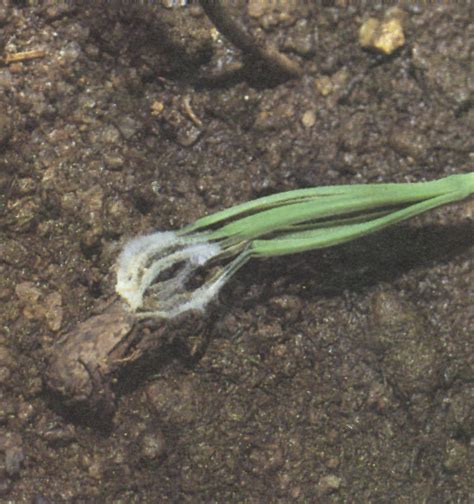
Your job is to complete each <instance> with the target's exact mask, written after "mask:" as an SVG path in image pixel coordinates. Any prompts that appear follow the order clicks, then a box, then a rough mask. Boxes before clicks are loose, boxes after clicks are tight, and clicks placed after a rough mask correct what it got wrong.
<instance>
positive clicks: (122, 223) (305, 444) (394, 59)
mask: <svg viewBox="0 0 474 504" xmlns="http://www.w3.org/2000/svg"><path fill="white" fill-rule="evenodd" d="M132 4H133V2H132ZM234 5H235V4H234ZM285 5H288V6H287V7H285ZM290 5H291V7H290ZM226 15H227V16H230V17H229V18H228V19H231V20H232V21H233V22H234V23H235V22H238V23H240V27H241V28H242V29H243V30H245V33H247V35H248V37H249V38H250V40H251V41H254V42H255V44H257V45H258V46H259V47H263V48H265V50H261V51H252V50H250V49H249V48H248V47H247V48H245V47H244V50H246V51H247V53H246V54H243V53H242V52H241V51H240V49H239V48H238V47H236V45H234V43H235V42H236V41H235V40H233V38H232V36H230V37H229V38H225V37H223V36H222V35H221V34H220V33H219V32H218V31H217V29H216V28H215V26H214V25H213V23H212V22H211V21H210V19H209V18H208V17H207V15H206V14H205V13H204V11H203V10H202V9H201V8H200V7H198V6H192V7H187V8H181V7H173V8H170V7H166V6H160V5H154V6H138V5H124V6H123V7H120V6H119V5H118V4H117V5H115V6H114V5H109V4H107V5H105V4H102V3H100V4H99V3H97V4H96V5H89V6H87V5H82V6H76V5H74V4H72V3H67V4H60V5H54V4H53V5H44V6H38V7H25V6H24V2H6V3H5V2H4V3H2V6H0V56H2V58H3V59H2V60H1V61H2V62H1V63H0V302H1V311H0V500H1V501H2V502H15V503H17V502H18V503H20V502H27V503H29V502H34V503H37V504H39V503H42V504H45V503H58V502H98V503H99V502H100V503H102V502H114V503H121V502H123V503H134V502H137V503H138V502H140V503H141V502H150V503H158V502H160V503H162V502H163V503H164V502H172V503H183V502H192V503H201V502H202V503H211V502H215V503H234V502H235V503H244V502H245V503H263V502H265V503H267V502H268V503H273V502H275V503H287V502H302V503H310V502H311V503H312V502H324V503H343V502H344V503H346V502H373V503H384V502H390V503H394V502H397V503H398V502H399V503H413V502H429V503H447V502H452V503H455V502H456V503H468V502H472V499H474V494H473V488H474V474H473V469H472V468H473V467H474V464H473V460H474V454H473V443H472V440H473V437H474V348H473V347H474V345H473V333H474V306H473V302H472V299H473V294H474V293H473V286H474V269H473V250H474V233H473V222H472V216H473V202H472V199H471V200H467V201H464V202H461V203H459V204H456V205H452V206H450V207H445V208H442V209H439V210H437V211H435V212H432V213H430V214H427V215H425V216H423V217H421V218H418V219H415V220H414V221H411V222H410V223H407V224H405V225H401V226H398V227H396V228H393V229H391V230H388V231H386V232H383V233H380V234H377V235H373V236H371V237H368V238H366V239H361V240H359V241H356V242H354V243H352V244H348V245H345V246H340V247H335V248H332V249H327V250H326V251H319V252H312V253H306V254H301V255H297V256H292V257H282V258H279V259H274V260H265V261H254V262H251V263H249V264H248V265H246V266H245V267H244V268H243V269H242V270H241V271H240V272H239V274H238V275H237V276H236V277H234V278H233V279H232V281H231V282H230V283H229V284H228V286H227V287H226V288H225V289H224V291H223V292H222V294H221V295H220V296H219V299H218V300H217V301H216V302H215V303H214V305H213V306H212V307H211V309H210V310H209V312H207V313H206V314H204V315H198V314H191V315H189V316H188V317H185V318H184V319H183V320H179V321H174V323H173V324H170V325H167V326H165V327H164V328H163V326H160V325H159V323H156V324H155V325H153V324H150V323H141V324H136V325H135V326H134V333H133V334H134V336H133V338H132V339H129V340H127V346H126V347H123V348H122V350H121V352H119V353H117V354H116V355H115V357H114V361H113V364H114V365H113V366H109V367H108V368H107V373H109V374H107V376H106V378H107V380H106V381H107V383H106V385H107V386H105V385H104V384H103V383H102V382H101V381H100V380H101V379H103V378H104V376H102V375H104V373H102V375H101V374H100V373H99V372H97V373H96V371H97V370H96V369H91V368H90V366H88V365H84V366H83V369H82V368H81V372H82V373H83V375H84V376H86V377H87V379H88V380H89V381H88V382H87V386H88V387H89V388H88V389H87V394H86V395H87V398H90V397H92V396H93V394H94V393H95V392H94V390H95V389H94V387H96V389H97V390H98V391H99V392H97V395H96V396H94V400H93V401H89V402H88V401H85V402H84V397H82V396H81V400H82V404H81V401H80V400H77V401H76V400H75V399H76V397H73V396H70V397H68V394H69V395H71V394H72V392H71V390H70V389H68V388H67V387H62V388H61V387H60V386H58V387H56V388H55V387H54V386H52V380H51V379H50V378H48V376H50V374H51V369H52V368H51V366H52V363H54V362H55V359H56V360H57V359H66V358H67V357H68V356H69V357H71V356H74V355H75V354H74V352H76V349H75V348H74V345H72V344H70V341H71V340H68V345H69V346H62V347H60V346H59V345H60V344H61V343H60V342H61V341H64V340H65V339H66V340H67V338H69V337H70V335H71V334H77V332H78V331H80V330H84V328H88V330H90V331H92V332H93V333H94V334H96V335H97V331H98V332H99V334H100V325H102V326H103V331H104V334H107V331H112V329H114V328H113V327H112V326H113V324H114V321H115V322H116V321H117V320H118V318H112V319H111V322H110V326H109V323H106V321H107V319H106V318H104V316H103V315H98V317H99V318H95V319H93V321H92V322H91V321H90V319H91V317H93V316H94V315H95V314H97V313H99V314H100V313H104V311H103V310H107V309H106V308H104V306H108V305H107V303H111V302H112V303H113V302H114V297H113V296H114V283H115V273H114V264H115V260H116V258H117V255H118V253H119V251H120V249H121V247H122V245H123V243H124V241H125V240H126V239H127V238H130V237H131V236H134V235H137V234H139V233H141V232H148V231H151V230H155V229H163V230H166V229H176V228H179V227H180V226H182V225H184V224H186V223H190V222H192V221H193V220H194V219H196V218H198V217H200V216H203V215H205V214H207V213H211V212H213V211H216V210H219V209H223V208H225V207H228V206H231V205H233V204H236V203H239V202H243V201H247V200H250V199H253V198H256V197H259V196H263V195H267V194H272V193H276V192H279V191H284V190H289V189H295V188H301V187H310V186H316V185H328V184H343V183H356V182H357V183H363V182H382V181H384V182H388V181H400V182H402V181H417V180H424V179H427V180H429V179H434V178H439V177H442V176H445V175H448V174H451V173H461V172H468V171H472V170H473V168H472V161H473V152H474V148H473V147H474V146H473V138H474V137H473V134H472V131H473V123H474V121H473V119H474V115H473V114H474V109H473V107H472V104H473V96H474V84H473V82H474V81H473V79H472V54H473V50H474V47H473V40H474V31H473V28H474V25H473V24H472V12H470V8H469V6H467V5H466V6H463V5H461V4H453V5H451V6H446V5H438V6H433V7H429V8H426V9H425V8H422V7H419V6H414V7H407V8H405V10H400V9H396V10H395V11H394V10H393V9H392V10H390V11H388V10H387V8H386V7H378V6H376V5H374V6H372V7H371V8H366V9H362V10H359V9H357V8H353V7H349V8H345V7H344V8H342V7H341V8H318V7H316V6H315V5H313V4H311V3H301V4H298V3H294V2H288V4H285V3H280V2H276V3H275V2H270V3H268V4H267V3H265V2H253V1H251V2H248V3H247V4H245V6H240V7H238V6H237V7H234V8H229V12H227V13H226ZM369 17H374V18H376V19H378V20H379V21H382V20H384V19H386V18H387V17H392V18H394V19H397V22H398V23H399V24H400V25H401V26H402V28H403V35H404V42H403V44H402V45H401V47H399V48H398V49H397V50H396V51H394V52H392V53H391V54H382V53H380V52H377V51H376V50H371V49H370V48H366V49H363V48H362V47H361V45H360V43H359V35H358V33H359V29H360V27H361V25H362V24H363V23H364V22H365V21H366V20H367V19H368V18H369ZM230 40H232V42H231V41H230ZM237 42H238V41H237ZM24 51H36V52H35V53H30V54H28V53H26V54H23V55H22V54H21V53H22V52H24ZM265 51H266V52H265ZM12 55H16V57H13V56H12ZM268 55H269V56H268ZM266 56H268V58H267V59H265V58H266ZM273 57H275V58H277V59H278V58H279V59H278V61H279V63H282V62H283V63H282V64H275V65H274V66H273V65H272V58H273ZM277 59H276V60H275V61H277ZM285 62H286V63H288V62H289V63H291V68H292V69H293V70H295V69H296V70H295V71H293V70H292V71H289V72H285V71H284V66H285V64H286V63H285ZM282 65H283V67H282ZM106 313H109V314H110V313H112V312H106ZM101 317H102V318H101ZM120 320H121V321H122V322H123V323H124V324H125V325H123V326H121V327H120V329H119V330H117V331H118V332H114V335H115V336H114V337H117V338H119V339H121V338H124V337H125V334H127V338H129V336H128V334H129V332H128V325H127V324H130V320H129V319H128V318H126V317H125V318H123V319H120ZM98 321H99V329H97V323H98ZM81 323H84V324H86V325H80V324H81ZM124 327H125V328H126V329H124ZM78 328H79V329H78ZM91 328H93V329H91ZM114 330H115V329H114ZM75 331H76V332H75ZM94 331H95V332H94ZM120 331H123V332H120ZM137 341H139V342H141V343H142V342H143V341H146V342H147V343H146V344H145V345H142V346H140V345H139V344H138V343H137ZM130 342H133V344H132V343H130ZM141 343H140V344H141ZM133 345H136V348H138V349H139V351H136V352H135V353H134V352H133V349H134V348H135V347H133ZM59 348H61V352H62V353H59V350H58V349H59ZM136 348H135V349H136ZM114 349H115V350H116V347H115V346H114ZM110 351H111V350H110V349H107V350H106V351H104V352H105V353H104V355H105V354H106V355H107V358H109V357H110ZM61 356H62V357H61ZM99 357H100V359H102V354H100V355H99V356H98V359H99ZM104 358H105V357H104ZM72 360H73V361H74V363H75V364H76V363H77V362H79V360H78V359H72ZM76 361H77V362H76ZM101 362H102V360H101ZM82 364H84V363H82ZM109 364H110V362H109ZM66 374H67V373H66ZM84 376H83V377H84ZM103 385H104V386H103ZM101 387H102V388H101ZM82 392H83V390H82V389H81V393H82ZM95 399H97V400H95Z"/></svg>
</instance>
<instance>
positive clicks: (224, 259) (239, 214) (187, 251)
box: [116, 172, 474, 318]
mask: <svg viewBox="0 0 474 504" xmlns="http://www.w3.org/2000/svg"><path fill="white" fill-rule="evenodd" d="M473 193H474V172H473V173H466V174H461V175H451V176H449V177H446V178H443V179H440V180H434V181H431V182H417V183H401V184H366V185H363V184H356V185H340V186H327V187H316V188H311V189H298V190H295V191H288V192H283V193H279V194H275V195H272V196H266V197H263V198H259V199H256V200H253V201H250V202H248V203H243V204H241V205H236V206H234V207H231V208H229V209H227V210H223V211H221V212H217V213H215V214H212V215H209V216H207V217H203V218H201V219H198V220H197V221H195V222H194V223H192V224H190V225H189V226H186V227H184V228H183V229H180V230H178V231H165V232H161V231H159V232H156V233H152V234H149V235H145V236H140V237H137V238H134V239H132V240H131V241H129V242H128V243H127V244H126V245H125V248H124V250H123V251H122V253H121V254H120V256H119V259H118V270H117V285H116V291H117V293H118V294H119V295H120V296H121V297H122V298H123V299H124V300H125V301H126V302H127V304H128V306H129V308H130V310H131V311H132V312H134V313H135V314H136V316H137V317H139V318H146V317H162V318H171V317H175V316H176V315H179V314H180V313H183V312H185V311H187V310H193V309H194V310H204V309H205V307H206V306H207V304H208V303H209V302H210V301H211V300H212V299H213V298H215V296H216V295H217V293H218V292H219V290H220V289H221V288H222V286H223V285H224V284H225V283H226V282H227V280H228V279H229V278H230V277H231V276H232V275H233V274H234V273H235V272H236V271H237V270H238V269H239V268H240V267H242V266H243V265H244V264H245V263H246V262H247V261H248V260H249V259H250V258H255V257H271V256H279V255H286V254H294V253H297V252H305V251H308V250H314V249H320V248H325V247H330V246H332V245H337V244H340V243H344V242H348V241H351V240H355V239H356V238H360V237H362V236H365V235H368V234H370V233H373V232H375V231H380V230H381V229H384V228H386V227H388V226H391V225H392V224H396V223H398V222H402V221H404V220H406V219H409V218H411V217H414V216H415V215H419V214H421V213H423V212H426V211H428V210H432V209H434V208H436V207H439V206H441V205H446V204H448V203H453V202H455V201H459V200H462V199H464V198H466V197H467V196H469V195H471V194H473ZM204 267H205V269H206V270H207V271H208V275H207V277H203V279H202V278H200V275H201V272H202V270H203V269H204ZM197 279H200V284H199V285H198V286H197V287H196V286H194V287H193V286H192V285H191V286H190V282H192V281H193V280H194V281H196V280H197Z"/></svg>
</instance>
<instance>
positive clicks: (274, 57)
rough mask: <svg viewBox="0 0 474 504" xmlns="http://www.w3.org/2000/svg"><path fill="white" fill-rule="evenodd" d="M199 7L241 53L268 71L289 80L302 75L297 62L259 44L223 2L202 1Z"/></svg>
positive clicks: (268, 46)
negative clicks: (263, 65)
mask: <svg viewBox="0 0 474 504" xmlns="http://www.w3.org/2000/svg"><path fill="white" fill-rule="evenodd" d="M201 6H202V8H203V9H204V11H205V12H206V14H207V16H208V17H209V19H210V20H211V21H212V22H213V23H214V25H215V26H216V27H217V29H218V30H219V31H220V32H221V33H222V34H223V35H224V36H225V37H226V38H228V39H229V40H230V42H232V44H234V45H235V46H236V47H238V48H239V49H240V50H241V51H243V52H244V53H246V54H247V55H249V56H252V57H254V58H255V59H259V60H261V61H263V62H264V63H265V65H266V66H267V67H268V68H269V69H271V70H276V71H278V72H280V73H282V74H283V75H286V76H288V77H289V78H295V77H300V76H301V75H302V74H303V71H302V69H301V67H300V65H299V64H298V63H297V62H295V61H293V60H291V59H290V58H288V56H285V55H284V54H282V53H281V52H280V51H278V49H276V48H275V47H274V46H273V45H271V44H268V43H265V44H263V45H262V44H261V43H259V42H258V41H257V40H256V39H255V37H253V36H252V35H251V34H250V33H249V32H248V31H247V30H246V29H245V28H244V27H243V26H242V25H241V23H239V22H238V21H237V19H235V17H233V16H232V15H231V14H230V13H229V11H228V8H227V6H226V5H225V2H222V1H221V2H219V1H217V0H215V1H212V0H211V1H203V2H202V3H201Z"/></svg>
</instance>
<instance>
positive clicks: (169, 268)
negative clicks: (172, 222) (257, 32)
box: [115, 231, 232, 318]
mask: <svg viewBox="0 0 474 504" xmlns="http://www.w3.org/2000/svg"><path fill="white" fill-rule="evenodd" d="M223 252H224V251H223V249H222V247H221V246H220V245H219V244H218V243H214V242H209V241H208V240H206V238H205V236H203V235H199V234H196V235H187V236H180V235H178V234H177V233H175V232H173V231H165V232H156V233H153V234H149V235H145V236H140V237H137V238H134V239H132V240H130V241H129V242H128V243H127V244H126V245H125V247H124V249H123V251H122V253H121V254H120V256H119V258H118V264H117V284H116V287H115V290H116V292H117V293H118V294H119V295H120V296H121V297H122V298H123V299H124V300H125V301H126V302H127V303H128V305H129V307H130V310H131V311H133V312H135V313H136V315H137V316H138V317H141V318H144V317H162V318H170V317H175V316H176V315H179V314H180V313H182V312H184V311H187V310H203V309H204V308H205V307H206V305H207V304H208V303H209V302H210V301H211V300H212V299H213V298H214V297H215V296H216V294H217V293H218V292H219V290H220V289H221V287H222V286H223V285H224V283H225V281H226V280H227V278H228V276H229V275H228V273H229V268H228V267H225V268H219V270H218V271H217V273H216V274H215V275H214V276H212V277H211V278H210V279H209V280H207V281H205V282H204V283H203V284H202V285H201V286H200V287H198V288H196V289H194V290H191V291H188V290H187V288H186V282H187V281H188V280H189V279H190V278H191V276H192V275H193V273H194V272H195V270H196V269H197V268H198V267H200V266H205V265H206V264H207V263H208V262H209V261H210V260H211V259H214V258H217V257H219V256H220V255H222V254H223ZM231 264H232V263H231ZM166 273H168V276H169V278H167V277H165V278H164V279H159V277H160V275H163V274H165V275H166Z"/></svg>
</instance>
